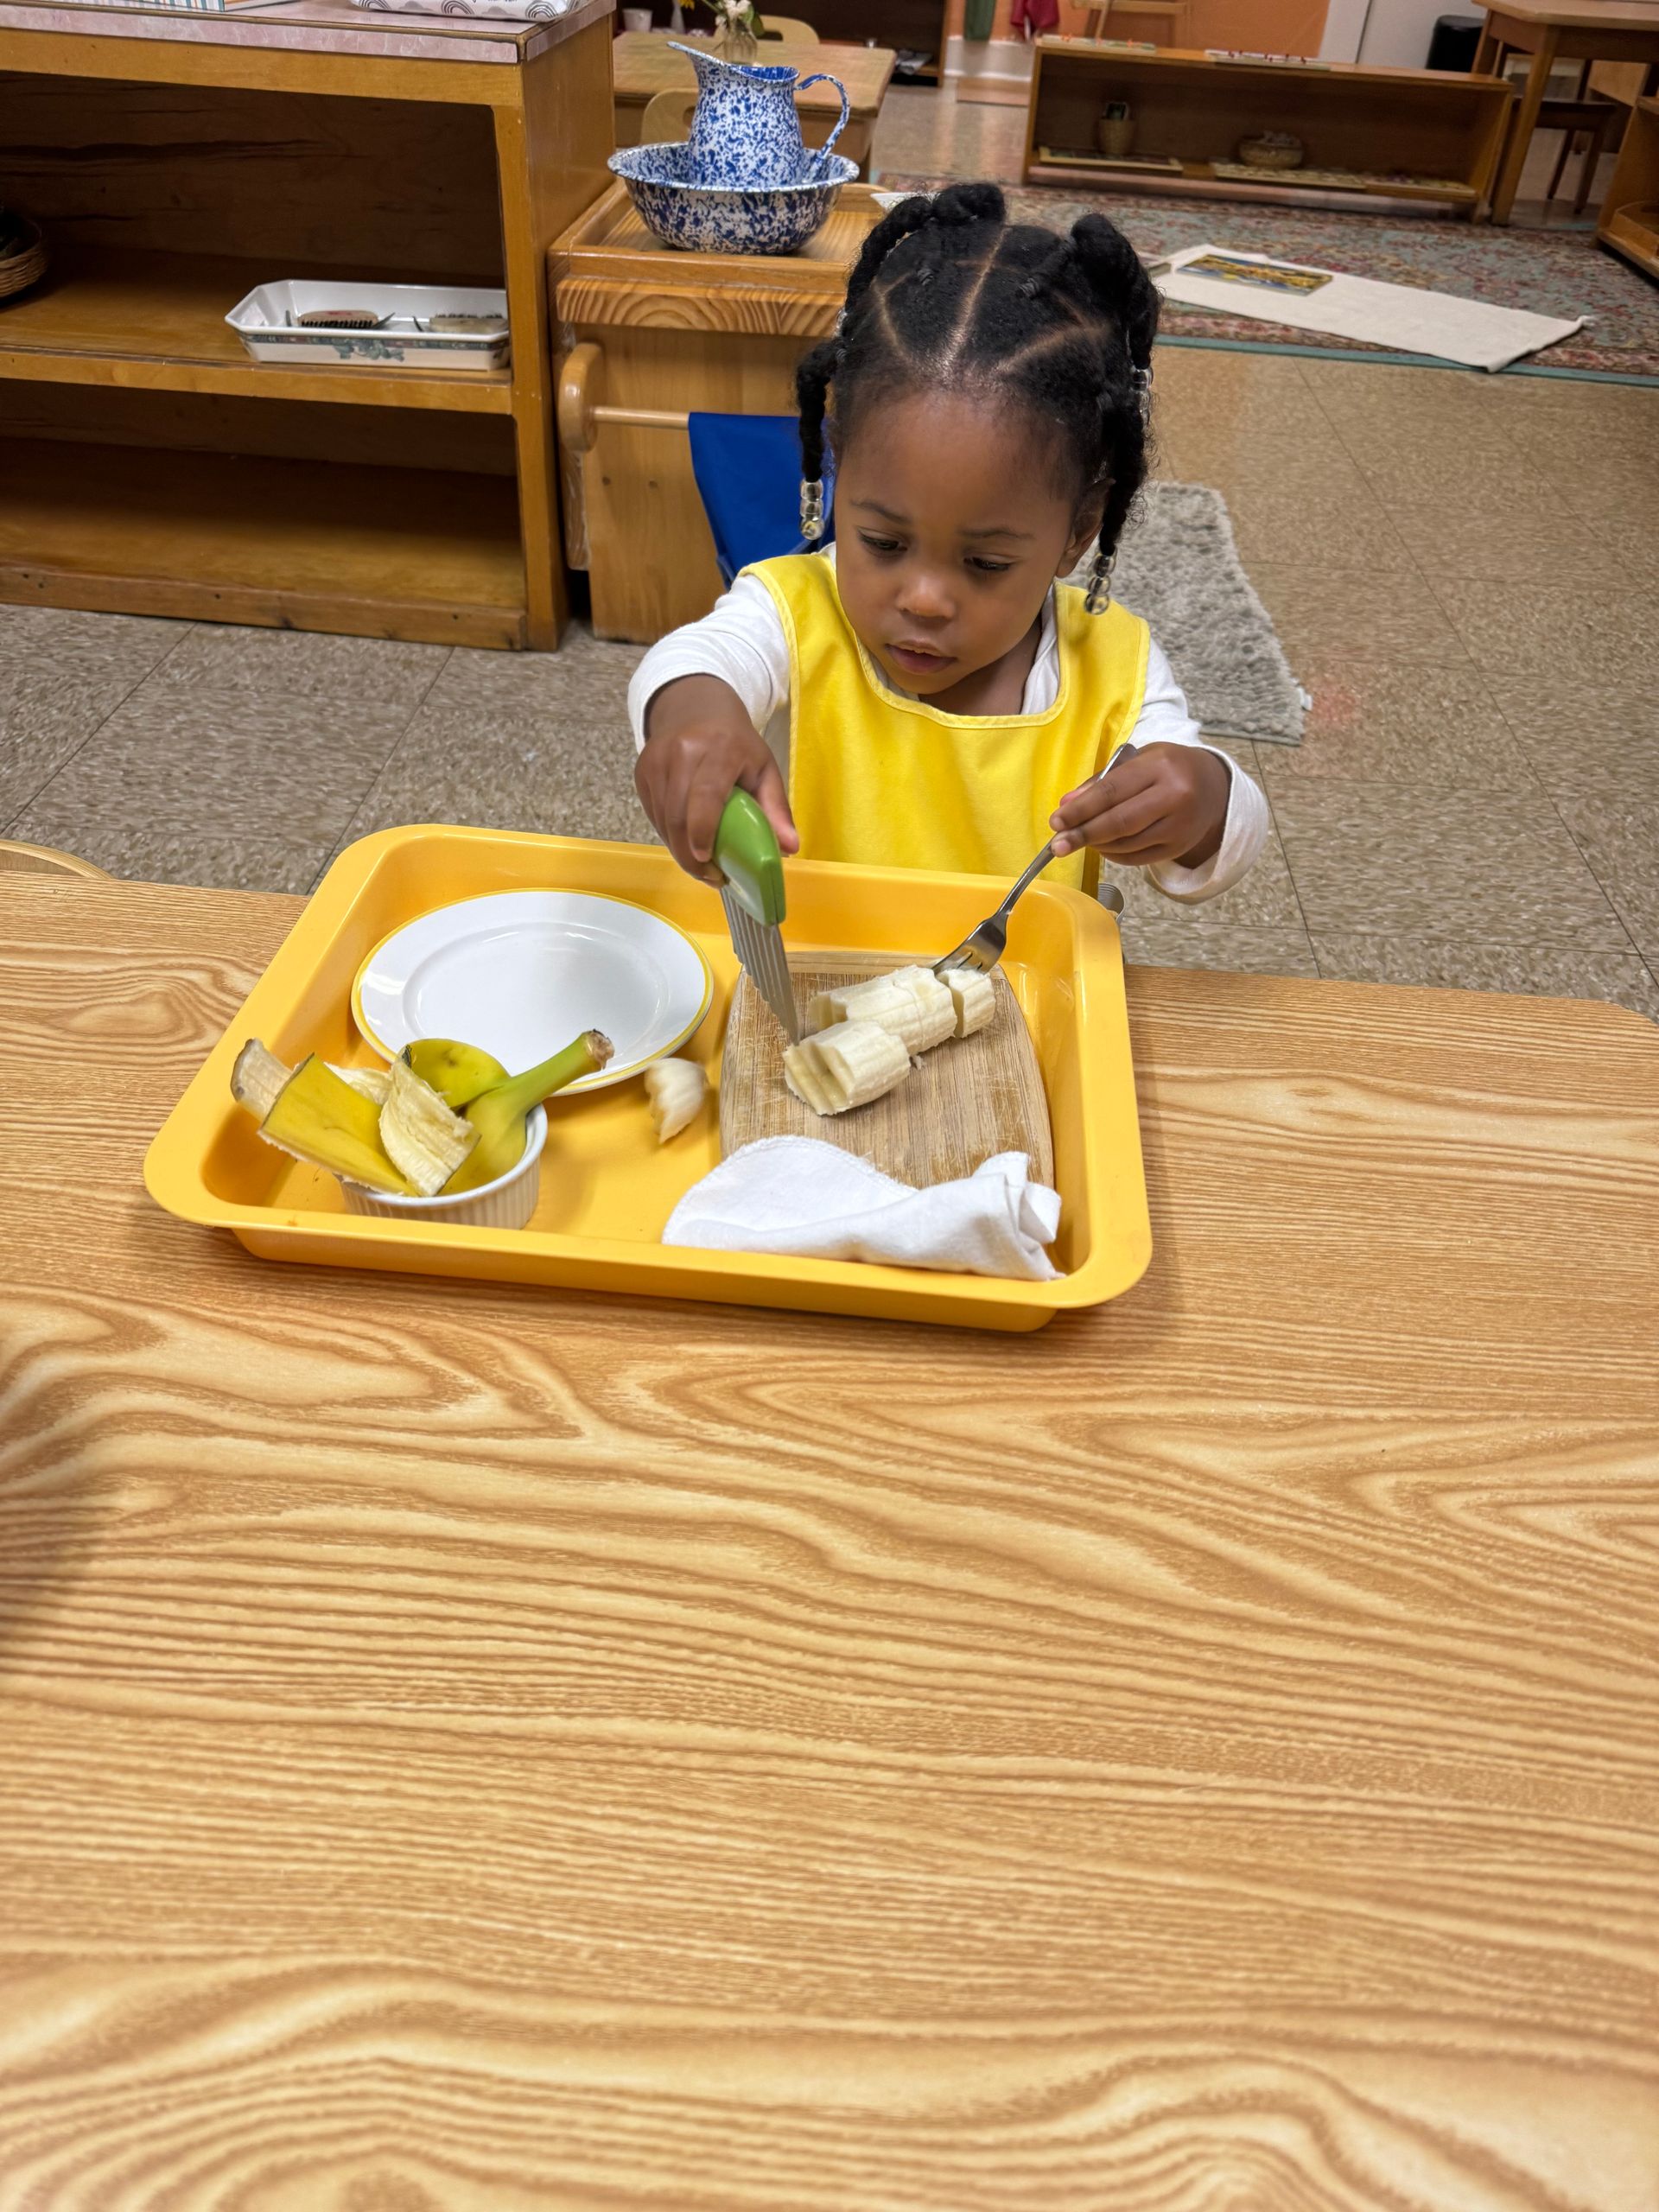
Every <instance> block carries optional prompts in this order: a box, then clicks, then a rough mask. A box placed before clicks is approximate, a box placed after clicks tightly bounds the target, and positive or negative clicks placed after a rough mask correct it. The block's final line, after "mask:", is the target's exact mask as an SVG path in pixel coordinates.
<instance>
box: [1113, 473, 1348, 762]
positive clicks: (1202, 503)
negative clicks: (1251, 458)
mask: <svg viewBox="0 0 1659 2212" xmlns="http://www.w3.org/2000/svg"><path fill="white" fill-rule="evenodd" d="M1073 581H1074V582H1077V583H1084V582H1087V581H1088V563H1087V562H1084V563H1083V564H1082V565H1081V566H1080V567H1079V568H1078V569H1077V573H1076V575H1075V577H1074V579H1073ZM1112 589H1113V592H1114V594H1115V595H1116V597H1117V598H1118V599H1119V600H1121V601H1122V603H1123V605H1124V606H1125V607H1128V609H1129V611H1130V612H1131V613H1135V614H1139V615H1141V616H1143V617H1144V618H1145V619H1146V620H1147V622H1149V623H1150V624H1151V626H1152V634H1153V636H1154V638H1156V639H1157V640H1158V642H1159V644H1160V645H1161V646H1162V647H1163V649H1164V652H1165V653H1166V655H1167V656H1168V658H1169V664H1170V666H1171V667H1172V668H1173V670H1174V671H1175V677H1176V680H1177V682H1178V683H1179V684H1180V687H1181V689H1182V690H1184V691H1185V694H1186V701H1187V704H1188V706H1190V707H1191V708H1192V713H1193V715H1194V717H1195V718H1196V720H1197V721H1198V723H1199V725H1200V727H1201V728H1203V730H1204V731H1205V734H1206V735H1208V736H1211V737H1241V738H1255V739H1256V740H1258V741H1262V742H1265V743H1267V744H1268V745H1300V743H1301V741H1302V715H1303V711H1304V702H1303V697H1302V692H1301V689H1300V685H1299V684H1298V683H1297V681H1296V679H1295V677H1294V676H1293V675H1292V674H1291V672H1290V664H1289V663H1288V662H1287V660H1286V658H1285V656H1284V650H1283V648H1282V647H1281V645H1280V643H1279V639H1278V638H1277V636H1276V635H1275V633H1274V626H1273V622H1272V619H1271V617H1270V616H1269V615H1268V610H1267V608H1266V607H1263V606H1262V602H1261V601H1260V600H1259V599H1258V598H1257V597H1256V595H1255V590H1254V589H1253V588H1252V586H1251V583H1250V580H1249V577H1248V576H1247V575H1245V573H1244V567H1243V563H1242V562H1241V561H1240V559H1239V557H1238V548H1237V546H1236V544H1235V543H1234V542H1233V525H1232V523H1231V521H1230V518H1229V517H1228V513H1227V502H1226V501H1225V500H1224V499H1223V498H1222V496H1221V494H1220V493H1219V492H1212V491H1211V489H1210V488H1209V486H1207V485H1204V484H1162V483H1152V484H1148V485H1147V488H1146V490H1145V492H1144V493H1142V494H1141V502H1140V505H1139V506H1138V507H1137V509H1136V511H1135V514H1134V516H1133V517H1132V518H1131V519H1130V522H1129V526H1128V529H1127V530H1126V531H1124V533H1123V542H1122V546H1121V547H1120V548H1119V550H1118V556H1117V568H1116V572H1115V573H1114V575H1113V578H1112Z"/></svg>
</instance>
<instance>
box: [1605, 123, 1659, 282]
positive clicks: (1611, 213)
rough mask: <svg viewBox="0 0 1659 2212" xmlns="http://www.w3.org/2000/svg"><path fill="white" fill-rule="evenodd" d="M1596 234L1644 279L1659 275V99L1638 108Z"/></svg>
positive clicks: (1620, 154)
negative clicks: (1628, 262) (1638, 271)
mask: <svg viewBox="0 0 1659 2212" xmlns="http://www.w3.org/2000/svg"><path fill="white" fill-rule="evenodd" d="M1596 236H1597V237H1598V238H1599V239H1600V241H1601V243H1602V244H1603V245H1606V246H1611V248H1612V250H1613V251H1614V252H1615V253H1620V254H1623V255H1624V258H1625V260H1626V261H1630V262H1634V263H1635V264H1636V266H1637V268H1638V269H1639V270H1641V271H1642V273H1643V276H1645V277H1659V99H1643V100H1638V101H1637V104H1636V107H1635V109H1634V111H1633V112H1632V113H1631V116H1630V129H1629V130H1627V131H1626V133H1625V137H1624V145H1623V147H1622V148H1621V149H1620V150H1619V156H1618V166H1617V167H1616V168H1615V169H1614V171H1613V181H1612V183H1611V185H1610V186H1609V188H1608V192H1607V197H1606V199H1605V201H1604V202H1603V203H1602V210H1601V220H1600V221H1599V224H1598V225H1597V226H1596Z"/></svg>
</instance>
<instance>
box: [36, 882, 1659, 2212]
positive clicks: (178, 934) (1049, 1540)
mask: <svg viewBox="0 0 1659 2212" xmlns="http://www.w3.org/2000/svg"><path fill="white" fill-rule="evenodd" d="M296 912H297V902H296V901H293V900H289V899H275V898H254V897H247V896H239V895H236V894H232V893H209V892H190V891H169V890H159V889H154V888H144V887H129V886H74V887H63V886H58V885H54V884H48V883H44V882H41V881H36V880H22V879H19V880H17V881H16V883H15V884H12V883H8V884H6V885H5V886H4V887H3V888H0V1070H3V1077H0V1144H3V1173H0V1249H3V1252H4V1255H5V1258H4V1274H3V1282H0V1600H3V1611H0V1900H3V1908H0V2207H3V2208H4V2212H94V2208H96V2212H139V2209H140V2208H143V2212H185V2208H188V2212H232V2208H236V2212H601V2208H602V2209H603V2212H645V2208H647V2207H650V2208H652V2212H663V2208H667V2207H671V2208H673V2212H690V2208H693V2207H696V2208H698V2212H706V2208H718V2209H719V2212H726V2209H727V2208H730V2212H755V2208H766V2212H900V2208H902V2212H1189V2208H1190V2212H1218V2208H1220V2207H1222V2206H1224V2205H1225V2206H1228V2207H1237V2208H1241V2209H1242V2208H1244V2207H1250V2208H1257V2207H1260V2208H1264V2212H1277V2209H1278V2208H1281V2207H1282V2208H1286V2212H1290V2208H1297V2209H1298V2212H1300V2208H1304V2207H1307V2208H1325V2207H1332V2208H1341V2212H1355V2208H1361V2209H1362V2212H1371V2208H1376V2212H1383V2208H1388V2212H1523V2208H1525V2209H1527V2212H1530V2209H1532V2208H1535V2209H1536V2212H1546V2208H1548V2212H1564V2208H1569V2207H1570V2208H1574V2209H1575V2212H1579V2209H1580V2208H1595V2212H1651V2208H1652V2207H1653V2205H1654V2203H1655V2202H1656V2191H1659V1910H1656V1891H1659V1699H1656V1680H1659V1582H1656V1573H1655V1564H1656V1556H1659V1552H1656V1543H1659V1443H1656V1430H1659V1402H1656V1360H1655V1325H1656V1314H1659V1280H1656V1253H1659V1035H1656V1032H1655V1031H1654V1029H1653V1027H1651V1026H1650V1025H1649V1024H1647V1023H1646V1022H1644V1021H1643V1020H1640V1019H1639V1018H1638V1017H1637V1016H1636V1015H1634V1014H1628V1013H1624V1012H1621V1011H1618V1010H1616V1009H1612V1008H1609V1007H1592V1006H1588V1005H1584V1004H1579V1003H1571V1002H1562V1001H1531V1000H1520V999H1510V998H1499V997H1485V996H1474V995H1464V994H1460V993H1438V992H1427V991H1404V990H1388V989H1376V988H1364V987H1360V986H1344V985H1335V984H1313V983H1306V982H1295V981H1290V980H1283V979H1279V978H1269V977H1262V976H1231V975H1213V974H1200V973H1190V974H1189V973H1174V972H1160V971H1153V970H1139V969H1137V970H1135V971H1133V972H1132V975H1131V987H1132V996H1131V1014H1132V1024H1133V1031H1134V1037H1135V1052H1136V1058H1137V1064H1138V1067H1139V1070H1140V1081H1141V1105H1142V1113H1143V1116H1144V1120H1143V1131H1144V1138H1145V1147H1146V1156H1147V1173H1148V1179H1149V1186H1150V1193H1151V1199H1152V1205H1153V1212H1154V1235H1155V1237H1156V1249H1155V1254H1154V1261H1153V1264H1152V1268H1151V1270H1150V1272H1149V1274H1147V1277H1146V1279H1145V1280H1144V1281H1142V1282H1141V1284H1140V1285H1139V1286H1138V1287H1136V1288H1135V1290H1134V1291H1133V1292H1131V1293H1130V1294H1128V1296H1126V1297H1124V1298H1123V1299H1122V1300H1118V1301H1117V1302H1116V1304H1115V1305H1113V1306H1109V1307H1106V1308H1103V1309H1102V1310H1100V1311H1097V1312H1096V1313H1090V1314H1087V1315H1081V1316H1077V1317H1063V1318H1062V1319H1059V1320H1058V1321H1057V1322H1056V1323H1055V1324H1054V1325H1053V1326H1052V1328H1050V1329H1048V1330H1046V1331H1045V1332H1042V1333H1041V1334H1040V1335H1039V1336H1036V1337H1033V1338H971V1337H957V1336H954V1335H952V1334H950V1332H937V1333H934V1332H925V1331H922V1330H912V1329H906V1328H901V1327H894V1326H885V1325H879V1324H875V1323H868V1324H866V1323H861V1322H857V1321H832V1320H824V1319H816V1318H813V1317H810V1316H790V1315H786V1314H777V1313H740V1312H737V1311H734V1310H725V1309H716V1308H712V1307H710V1308H699V1307H695V1306H652V1305H647V1304H632V1303H628V1302H626V1301H621V1300H615V1301H607V1300H599V1299H587V1300H574V1299H564V1298H560V1297H557V1296H555V1295H543V1294H517V1293H513V1292H511V1291H508V1290H505V1289H503V1288H500V1287H495V1286H491V1285H487V1284H476V1285H461V1284H457V1285H454V1286H453V1287H450V1286H447V1285H443V1284H440V1283H435V1282H428V1281H410V1280H394V1279H391V1278H389V1277H385V1276H378V1275H373V1274H344V1273H332V1272H326V1271H321V1270H313V1269H310V1268H297V1267H296V1268H284V1267H281V1266H274V1265H266V1264H263V1263H261V1262H257V1261H255V1260H253V1259H251V1258H250V1257H249V1256H248V1255H245V1254H244V1253H243V1252H242V1251H241V1250H240V1249H238V1247H237V1246H236V1245H235V1244H234V1243H232V1242H231V1241H230V1239H228V1238H226V1237H223V1236H217V1235H214V1234H213V1233H210V1232H207V1231H198V1230H192V1229H189V1228H188V1227H186V1226H184V1225H183V1224H180V1223H177V1222H175V1221H173V1220H171V1219H169V1218H168V1217H165V1216H164V1215H162V1214H161V1213H160V1212H159V1211H156V1209H155V1208H154V1207H153V1206H152V1205H150V1204H149V1200H148V1199H147V1198H146V1197H145V1196H144V1193H143V1189H142V1187H141V1185H140V1181H139V1167H140V1162H141V1160H142V1158H143V1151H144V1148H145V1146H146V1144H147V1142H148V1140H149V1136H150V1135H151V1134H152V1133H153V1131H154V1130H155V1128H156V1126H157V1124H158V1123H159V1122H160V1121H161V1120H162V1117H163V1116H164V1114H165V1113H166V1111H167V1109H168V1107H169V1106H170V1105H171V1103H172V1102H173V1100H174V1098H175V1096H177V1094H178V1092H179V1091H180V1090H181V1089H182V1087H183V1085H184V1084H185V1082H186V1080H187V1079H188V1077H189V1075H190V1074H191V1072H192V1071H193V1070H194V1067H195V1066H196V1065H198V1064H199V1062H200V1057H201V1055H202V1053H203V1052H204V1051H205V1050H206V1049H207V1046H208V1044H209V1042H210V1041H211V1040H212V1039H213V1037H214V1036H215V1035H216V1034H217V1033H218V1032H219V1029H220V1027H221V1026H222V1025H223V1023H224V1022H225V1021H226V1019H227V1017H228V1016H229V1015H230V1014H231V1013H232V1009H233V1008H234V1007H235V1006H236V1005H237V1003H238V1001H239V999H240V998H241V996H242V995H243V994H244V992H245V990H246V989H247V988H248V987H249V986H250V985H251V983H252V982H253V980H254V978H255V976H257V973H258V972H259V970H260V969H261V968H262V967H263V966H264V963H265V962H266V961H267V960H268V959H269V957H270V955H271V953H272V951H273V950H275V948H276V946H277V944H278V942H279V941H280V939H281V938H282V937H283V933H284V931H286V929H287V928H288V926H289V924H290V922H291V921H292V919H293V918H294V916H295V914H296Z"/></svg>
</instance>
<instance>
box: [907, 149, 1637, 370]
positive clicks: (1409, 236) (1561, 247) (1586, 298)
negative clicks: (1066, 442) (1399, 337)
mask: <svg viewBox="0 0 1659 2212" xmlns="http://www.w3.org/2000/svg"><path fill="white" fill-rule="evenodd" d="M948 182H950V179H949V178H945V177H918V176H896V175H891V174H884V175H882V176H881V178H880V187H881V189H882V190H883V191H884V192H906V191H911V192H934V191H937V190H938V188H939V187H940V185H942V184H944V183H948ZM1005 190H1006V191H1007V196H1008V212H1009V213H1010V214H1011V215H1012V216H1014V219H1016V220H1017V221H1019V222H1022V223H1041V224H1044V225H1045V226H1046V227H1047V228H1049V229H1051V230H1064V229H1065V228H1067V227H1068V226H1070V225H1071V224H1072V223H1074V222H1075V221H1076V220H1077V217H1078V216H1079V215H1083V214H1087V213H1096V214H1101V215H1109V216H1110V218H1111V219H1112V220H1113V222H1115V223H1116V225H1117V226H1119V228H1120V229H1121V230H1122V231H1124V232H1126V233H1127V234H1128V238H1130V240H1131V241H1132V242H1133V244H1134V245H1135V247H1136V249H1137V250H1138V251H1140V252H1141V253H1143V254H1165V253H1179V251H1180V250H1181V248H1182V247H1183V246H1189V245H1205V243H1206V242H1207V243H1209V244H1211V245H1221V246H1231V247H1235V248H1237V249H1239V250H1241V251H1245V252H1249V253H1268V254H1274V255H1275V256H1277V257H1279V258H1280V259H1281V260H1285V261H1301V262H1309V263H1312V264H1313V266H1314V267H1315V268H1321V269H1337V270H1343V271H1344V273H1345V274H1347V275H1349V276H1351V277H1376V278H1378V279H1379V280H1380V281H1381V282H1382V283H1387V284H1411V285H1415V286H1419V287H1421V288H1422V289H1427V290H1430V291H1443V292H1458V293H1461V294H1463V295H1464V296H1465V297H1466V298H1469V299H1476V300H1486V301H1489V302H1491V304H1492V305H1493V306H1494V307H1503V308H1529V309H1530V310H1531V311H1532V312H1533V313H1534V314H1535V315H1564V316H1567V317H1569V318H1570V317H1572V316H1574V315H1588V316H1589V317H1590V318H1591V320H1590V321H1589V322H1588V323H1587V324H1586V327H1585V328H1584V329H1582V330H1580V331H1577V332H1575V333H1574V334H1573V336H1572V337H1571V338H1565V339H1563V340H1561V341H1560V344H1559V345H1556V346H1551V347H1550V348H1549V350H1548V353H1547V354H1544V355H1543V356H1541V358H1540V359H1538V360H1537V361H1535V362H1519V363H1516V365H1515V366H1513V367H1512V368H1509V369H1505V370H1503V371H1502V372H1501V373H1502V374H1503V375H1504V376H1567V377H1615V378H1618V379H1620V380H1621V381H1623V382H1630V383H1636V384H1659V285H1654V284H1650V283H1649V282H1648V281H1647V279H1646V278H1645V277H1641V276H1638V274H1637V271H1636V270H1634V269H1632V268H1630V266H1629V264H1627V263H1625V262H1623V261H1621V260H1619V259H1618V256H1617V255H1615V254H1611V253H1608V252H1605V251H1604V250H1603V249H1602V248H1601V247H1600V246H1599V245H1597V244H1596V242H1595V233H1594V232H1593V231H1592V230H1588V229H1586V230H1570V231H1564V230H1563V231H1557V230H1550V231H1529V230H1516V229H1513V228H1499V227H1498V226H1496V225H1494V224H1491V223H1479V224H1477V223H1463V222H1446V221H1439V220H1436V219H1432V218H1429V217H1416V218H1412V217H1402V218H1400V219H1395V218H1394V217H1391V216H1387V215H1357V214H1356V215H1344V214H1340V213H1323V212H1321V211H1320V210H1319V209H1316V208H1308V207H1262V206H1261V205H1260V204H1259V203H1257V202H1255V201H1250V202H1245V201H1242V200H1162V199H1159V198H1158V197H1156V196H1155V195H1154V194H1141V193H1108V192H1099V193H1094V192H1069V191H1063V190H1059V189H1058V188H1053V187H1051V186H1046V185H1044V186H1026V187H1020V186H1007V187H1005ZM1162 333H1163V335H1164V336H1165V337H1166V338H1168V339H1173V340H1174V341H1175V342H1176V343H1177V344H1179V343H1181V342H1183V341H1185V343H1187V344H1191V345H1205V346H1242V347H1246V348H1251V349H1254V350H1256V351H1262V350H1265V351H1267V352H1269V353H1285V352H1294V353H1319V354H1343V353H1357V354H1358V355H1359V356H1361V357H1362V358H1363V359H1370V360H1398V359H1402V356H1401V355H1399V354H1394V353H1383V352H1382V351H1380V350H1379V349H1378V348H1376V347H1375V346H1364V345H1361V344H1360V343H1358V342H1357V340H1346V339H1341V338H1334V337H1322V338H1321V339H1320V340H1319V343H1318V344H1317V345H1310V343H1309V341H1308V337H1307V334H1306V332H1304V331H1300V330H1294V329H1291V328H1289V327H1286V326H1275V325H1274V324H1272V323H1267V322H1258V321H1255V318H1254V317H1246V316H1243V315H1215V314H1211V312H1210V311H1209V310H1207V309H1205V308H1186V307H1180V306H1178V305H1176V303H1175V302H1173V301H1172V302H1169V303H1168V304H1167V305H1166V308H1165V310H1164V319H1163V323H1162ZM1425 359H1426V361H1427V357H1425ZM1427 365H1431V366H1433V367H1437V368H1444V367H1446V365H1447V364H1446V363H1445V362H1443V361H1440V362H1433V363H1427Z"/></svg>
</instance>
